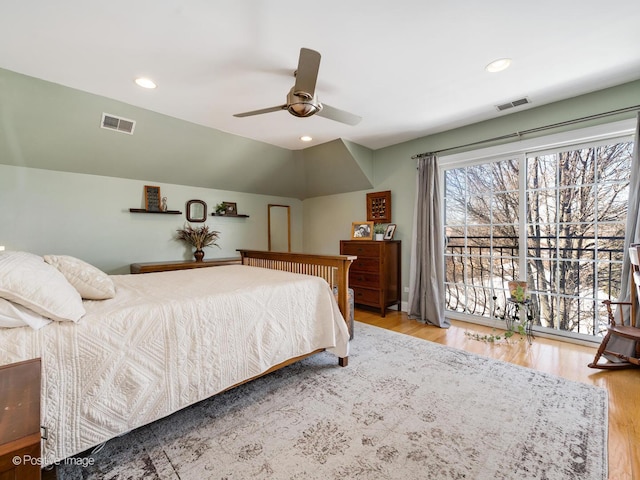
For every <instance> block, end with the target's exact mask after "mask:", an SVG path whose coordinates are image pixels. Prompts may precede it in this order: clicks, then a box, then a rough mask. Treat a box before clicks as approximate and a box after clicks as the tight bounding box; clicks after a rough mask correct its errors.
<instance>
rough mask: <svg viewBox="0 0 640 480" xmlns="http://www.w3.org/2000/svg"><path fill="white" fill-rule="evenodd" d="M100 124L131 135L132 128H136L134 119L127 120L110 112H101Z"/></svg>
mask: <svg viewBox="0 0 640 480" xmlns="http://www.w3.org/2000/svg"><path fill="white" fill-rule="evenodd" d="M100 126H101V127H102V128H107V129H109V130H115V131H116V132H122V133H128V134H129V135H133V129H134V128H136V121H135V120H129V119H128V118H122V117H117V116H115V115H111V114H110V113H103V114H102V121H101V122H100Z"/></svg>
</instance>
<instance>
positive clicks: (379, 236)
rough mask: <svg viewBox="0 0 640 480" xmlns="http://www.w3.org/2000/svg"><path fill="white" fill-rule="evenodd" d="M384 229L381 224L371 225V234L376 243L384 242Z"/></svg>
mask: <svg viewBox="0 0 640 480" xmlns="http://www.w3.org/2000/svg"><path fill="white" fill-rule="evenodd" d="M385 230H386V229H385V227H384V225H383V224H381V223H376V224H374V225H373V233H374V234H375V236H376V240H377V241H382V240H384V232H385Z"/></svg>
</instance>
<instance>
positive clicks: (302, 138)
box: [300, 135, 313, 142]
mask: <svg viewBox="0 0 640 480" xmlns="http://www.w3.org/2000/svg"><path fill="white" fill-rule="evenodd" d="M300 140H302V141H303V142H310V141H311V140H313V138H311V137H310V136H309V135H303V136H301V137H300Z"/></svg>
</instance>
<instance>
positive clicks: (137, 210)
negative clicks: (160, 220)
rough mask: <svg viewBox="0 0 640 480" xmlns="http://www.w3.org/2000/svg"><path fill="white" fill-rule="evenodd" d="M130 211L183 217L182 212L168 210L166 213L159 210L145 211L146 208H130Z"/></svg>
mask: <svg viewBox="0 0 640 480" xmlns="http://www.w3.org/2000/svg"><path fill="white" fill-rule="evenodd" d="M129 211H130V212H131V213H162V214H165V215H182V212H181V211H180V210H167V211H166V212H161V211H159V210H145V209H144V208H130V209H129Z"/></svg>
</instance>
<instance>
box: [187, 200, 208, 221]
mask: <svg viewBox="0 0 640 480" xmlns="http://www.w3.org/2000/svg"><path fill="white" fill-rule="evenodd" d="M206 220H207V204H206V203H204V202H203V201H202V200H189V201H188V202H187V222H193V223H204V222H205V221H206Z"/></svg>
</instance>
